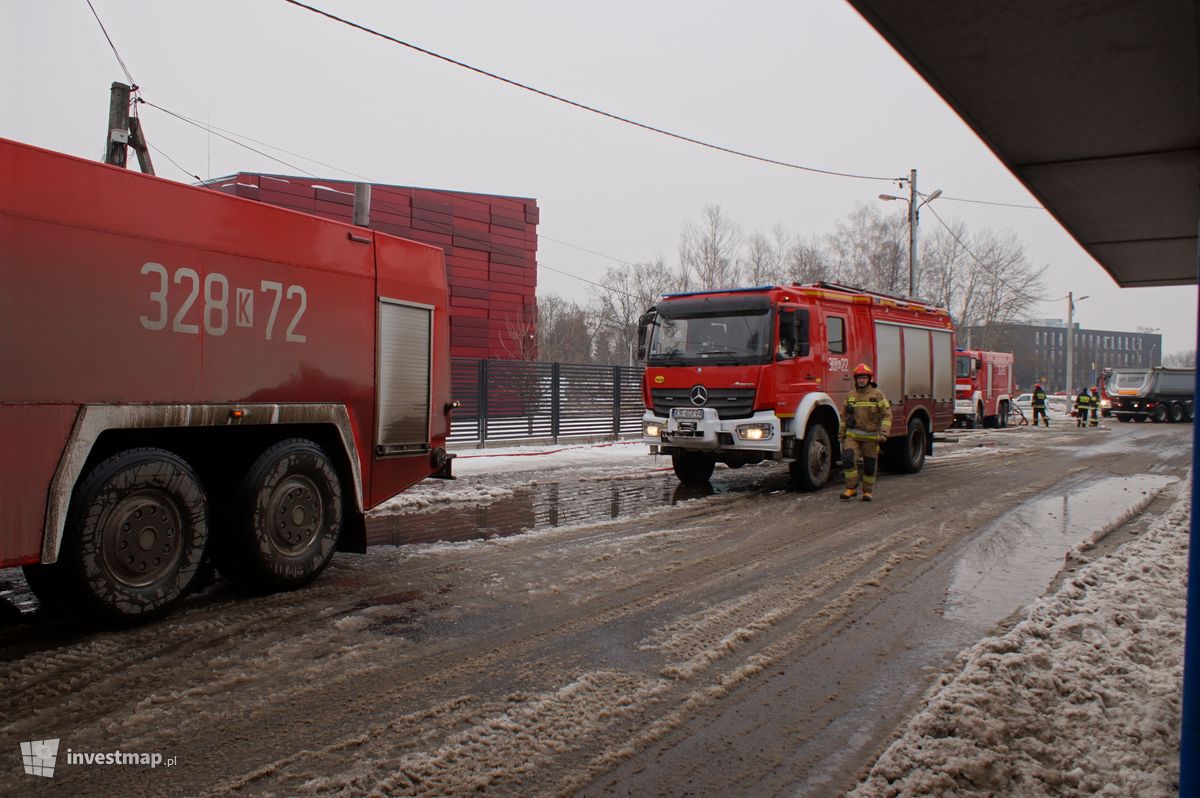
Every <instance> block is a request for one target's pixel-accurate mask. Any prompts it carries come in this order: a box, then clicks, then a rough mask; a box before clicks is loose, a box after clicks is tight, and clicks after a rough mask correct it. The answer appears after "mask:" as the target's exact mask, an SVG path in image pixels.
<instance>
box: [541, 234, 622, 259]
mask: <svg viewBox="0 0 1200 798" xmlns="http://www.w3.org/2000/svg"><path fill="white" fill-rule="evenodd" d="M538 238H539V239H545V240H546V241H553V242H554V243H555V244H562V245H563V246H564V247H570V248H571V249H577V250H579V251H580V252H586V253H588V254H589V255H595V256H596V257H598V258H608V259H609V260H611V261H615V262H617V263H620V264H621V265H622V266H636V265H637V264H636V263H633V262H631V261H627V260H623V259H621V258H618V257H615V256H613V255H605V254H604V253H603V252H597V251H596V250H594V249H588V248H587V247H581V246H578V245H576V244H572V243H570V242H568V241H559V240H558V239H557V238H551V237H550V236H547V235H542V234H541V233H538Z"/></svg>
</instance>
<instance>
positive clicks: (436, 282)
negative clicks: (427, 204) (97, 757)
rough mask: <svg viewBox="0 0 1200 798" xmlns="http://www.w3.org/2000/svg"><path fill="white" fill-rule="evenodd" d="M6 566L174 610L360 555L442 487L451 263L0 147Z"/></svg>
mask: <svg viewBox="0 0 1200 798" xmlns="http://www.w3.org/2000/svg"><path fill="white" fill-rule="evenodd" d="M0 174H3V175H4V185H3V188H2V190H0V242H2V244H3V252H4V257H3V260H2V261H0V440H3V441H4V446H3V448H2V449H0V567H10V566H15V565H23V566H25V570H26V575H27V578H28V581H29V583H30V586H31V587H32V588H33V590H34V592H35V593H36V594H37V595H38V596H39V598H41V599H42V600H43V602H44V603H47V604H56V605H62V606H64V607H67V608H69V609H73V610H75V611H79V612H90V613H93V614H99V615H101V616H106V617H108V618H115V619H144V618H148V617H154V616H156V615H159V614H162V613H164V612H165V611H166V610H168V609H169V608H170V607H171V606H172V604H174V603H175V602H176V601H178V600H179V599H180V598H181V597H182V596H183V595H184V594H185V593H186V592H187V591H188V589H189V586H190V585H191V583H192V582H193V580H194V578H195V576H196V574H197V572H198V570H199V569H200V568H201V565H202V563H203V562H204V561H205V559H206V558H208V557H211V558H212V560H213V562H215V563H216V564H217V566H218V568H219V569H220V570H221V571H222V572H223V573H225V574H226V575H229V576H231V577H233V578H236V579H238V580H240V581H241V582H243V583H245V584H247V585H249V586H250V587H252V588H254V589H256V590H269V589H282V588H288V587H294V586H297V585H300V584H304V583H305V582H307V581H309V580H311V579H313V578H315V577H316V576H317V575H318V574H319V573H320V572H321V570H322V569H323V568H324V567H325V565H326V564H327V563H328V562H329V559H330V557H331V556H332V555H333V552H334V550H335V549H341V550H358V551H361V550H363V547H364V545H365V532H364V523H363V515H364V512H365V511H366V510H368V509H369V508H371V507H372V506H374V505H376V504H378V503H380V502H382V501H384V500H385V499H387V498H389V497H391V496H393V495H394V494H395V493H397V492H398V491H401V490H403V489H405V488H406V487H408V486H410V485H412V484H413V483H415V482H417V481H419V480H421V479H423V478H425V477H427V476H430V475H431V474H433V473H434V472H439V471H440V472H441V473H443V474H448V461H447V455H446V451H445V439H446V435H447V432H448V429H449V417H448V413H449V411H450V406H451V399H450V373H449V355H448V343H449V325H448V322H447V290H446V277H445V269H444V266H443V263H442V253H441V251H440V250H439V249H437V248H434V247H429V246H426V245H423V244H418V243H415V242H412V241H405V240H402V239H398V238H393V237H390V236H387V235H382V234H380V233H375V232H372V231H370V230H366V229H363V228H358V227H352V226H349V225H345V224H339V223H337V222H331V221H327V220H324V219H319V218H316V217H313V216H308V215H305V214H301V213H296V212H293V211H287V210H282V209H280V208H275V207H272V206H268V205H263V204H261V203H257V202H251V201H248V200H241V199H237V198H233V197H229V196H225V195H222V194H218V193H216V192H213V191H211V190H208V189H203V188H195V187H190V186H184V185H180V184H177V183H173V182H170V181H167V180H162V179H159V178H155V177H149V176H145V175H141V174H137V173H133V172H128V171H125V170H123V169H119V168H116V167H113V166H106V165H102V164H95V163H90V162H87V161H82V160H79V159H77V158H72V157H68V156H65V155H61V154H57V153H52V152H47V151H45V150H40V149H37V148H33V147H29V146H26V145H22V144H17V143H14V142H11V141H5V140H0Z"/></svg>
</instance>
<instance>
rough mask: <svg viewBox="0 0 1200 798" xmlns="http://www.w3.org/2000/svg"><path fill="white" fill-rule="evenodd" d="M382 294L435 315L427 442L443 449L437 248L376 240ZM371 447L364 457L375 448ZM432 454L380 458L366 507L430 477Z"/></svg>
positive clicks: (446, 392)
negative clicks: (430, 458) (428, 308)
mask: <svg viewBox="0 0 1200 798" xmlns="http://www.w3.org/2000/svg"><path fill="white" fill-rule="evenodd" d="M375 243H376V256H377V258H378V263H379V269H378V277H377V279H378V291H379V296H380V297H383V298H392V299H401V298H402V299H403V300H404V301H405V302H410V303H414V304H419V305H427V306H429V307H430V308H431V309H432V311H433V318H432V321H433V330H432V333H433V340H432V342H431V357H430V375H429V376H430V387H429V419H430V425H429V440H430V446H431V447H445V445H446V436H447V435H449V434H450V417H449V415H448V414H447V407H448V405H449V403H450V400H451V397H450V314H449V307H448V306H447V301H448V299H447V294H446V270H445V267H444V266H443V265H442V253H441V251H440V250H438V249H435V248H433V247H428V246H425V245H422V244H417V243H414V242H412V241H404V240H401V239H397V238H390V237H384V236H377V237H376V239H375ZM373 443H374V442H373V441H368V442H367V444H368V445H367V448H365V449H362V450H361V451H363V452H369V451H372V449H373ZM429 472H430V467H429V455H428V454H427V453H425V454H416V455H406V456H403V457H378V458H375V460H374V463H373V466H372V474H371V478H370V480H368V482H367V484H368V485H369V490H368V504H369V505H371V506H374V505H376V504H379V503H380V502H382V501H386V500H387V499H389V498H391V497H392V496H394V495H395V494H396V493H398V492H400V491H401V490H404V489H405V488H407V487H409V486H410V485H413V484H414V483H416V482H419V481H420V480H422V479H424V478H425V477H427V476H429Z"/></svg>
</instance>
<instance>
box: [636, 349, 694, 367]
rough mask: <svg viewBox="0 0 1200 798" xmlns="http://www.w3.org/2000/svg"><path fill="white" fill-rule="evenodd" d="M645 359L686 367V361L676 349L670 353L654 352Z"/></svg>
mask: <svg viewBox="0 0 1200 798" xmlns="http://www.w3.org/2000/svg"><path fill="white" fill-rule="evenodd" d="M646 359H647V360H648V361H652V362H656V363H678V364H679V365H681V366H686V365H687V364H688V362H687V360H685V359H684V357H683V354H682V353H681V352H680V351H679V350H678V349H674V350H672V351H670V352H656V353H654V354H652V355H650V357H648V358H646Z"/></svg>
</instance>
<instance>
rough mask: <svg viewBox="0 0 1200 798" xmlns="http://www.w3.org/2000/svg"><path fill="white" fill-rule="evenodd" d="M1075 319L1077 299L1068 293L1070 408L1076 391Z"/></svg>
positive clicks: (1068, 382) (1068, 399)
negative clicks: (1073, 373) (1072, 371)
mask: <svg viewBox="0 0 1200 798" xmlns="http://www.w3.org/2000/svg"><path fill="white" fill-rule="evenodd" d="M1074 318H1075V297H1074V296H1073V294H1072V292H1070V291H1068V292H1067V387H1066V393H1067V405H1068V406H1069V405H1070V404H1071V394H1072V393H1073V392H1074V390H1075V389H1074V388H1073V387H1071V386H1072V385H1073V384H1074V383H1072V382H1071V378H1072V376H1073V375H1072V374H1071V368H1072V366H1074V364H1075V363H1074V361H1075V330H1074V324H1073V322H1074Z"/></svg>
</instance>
